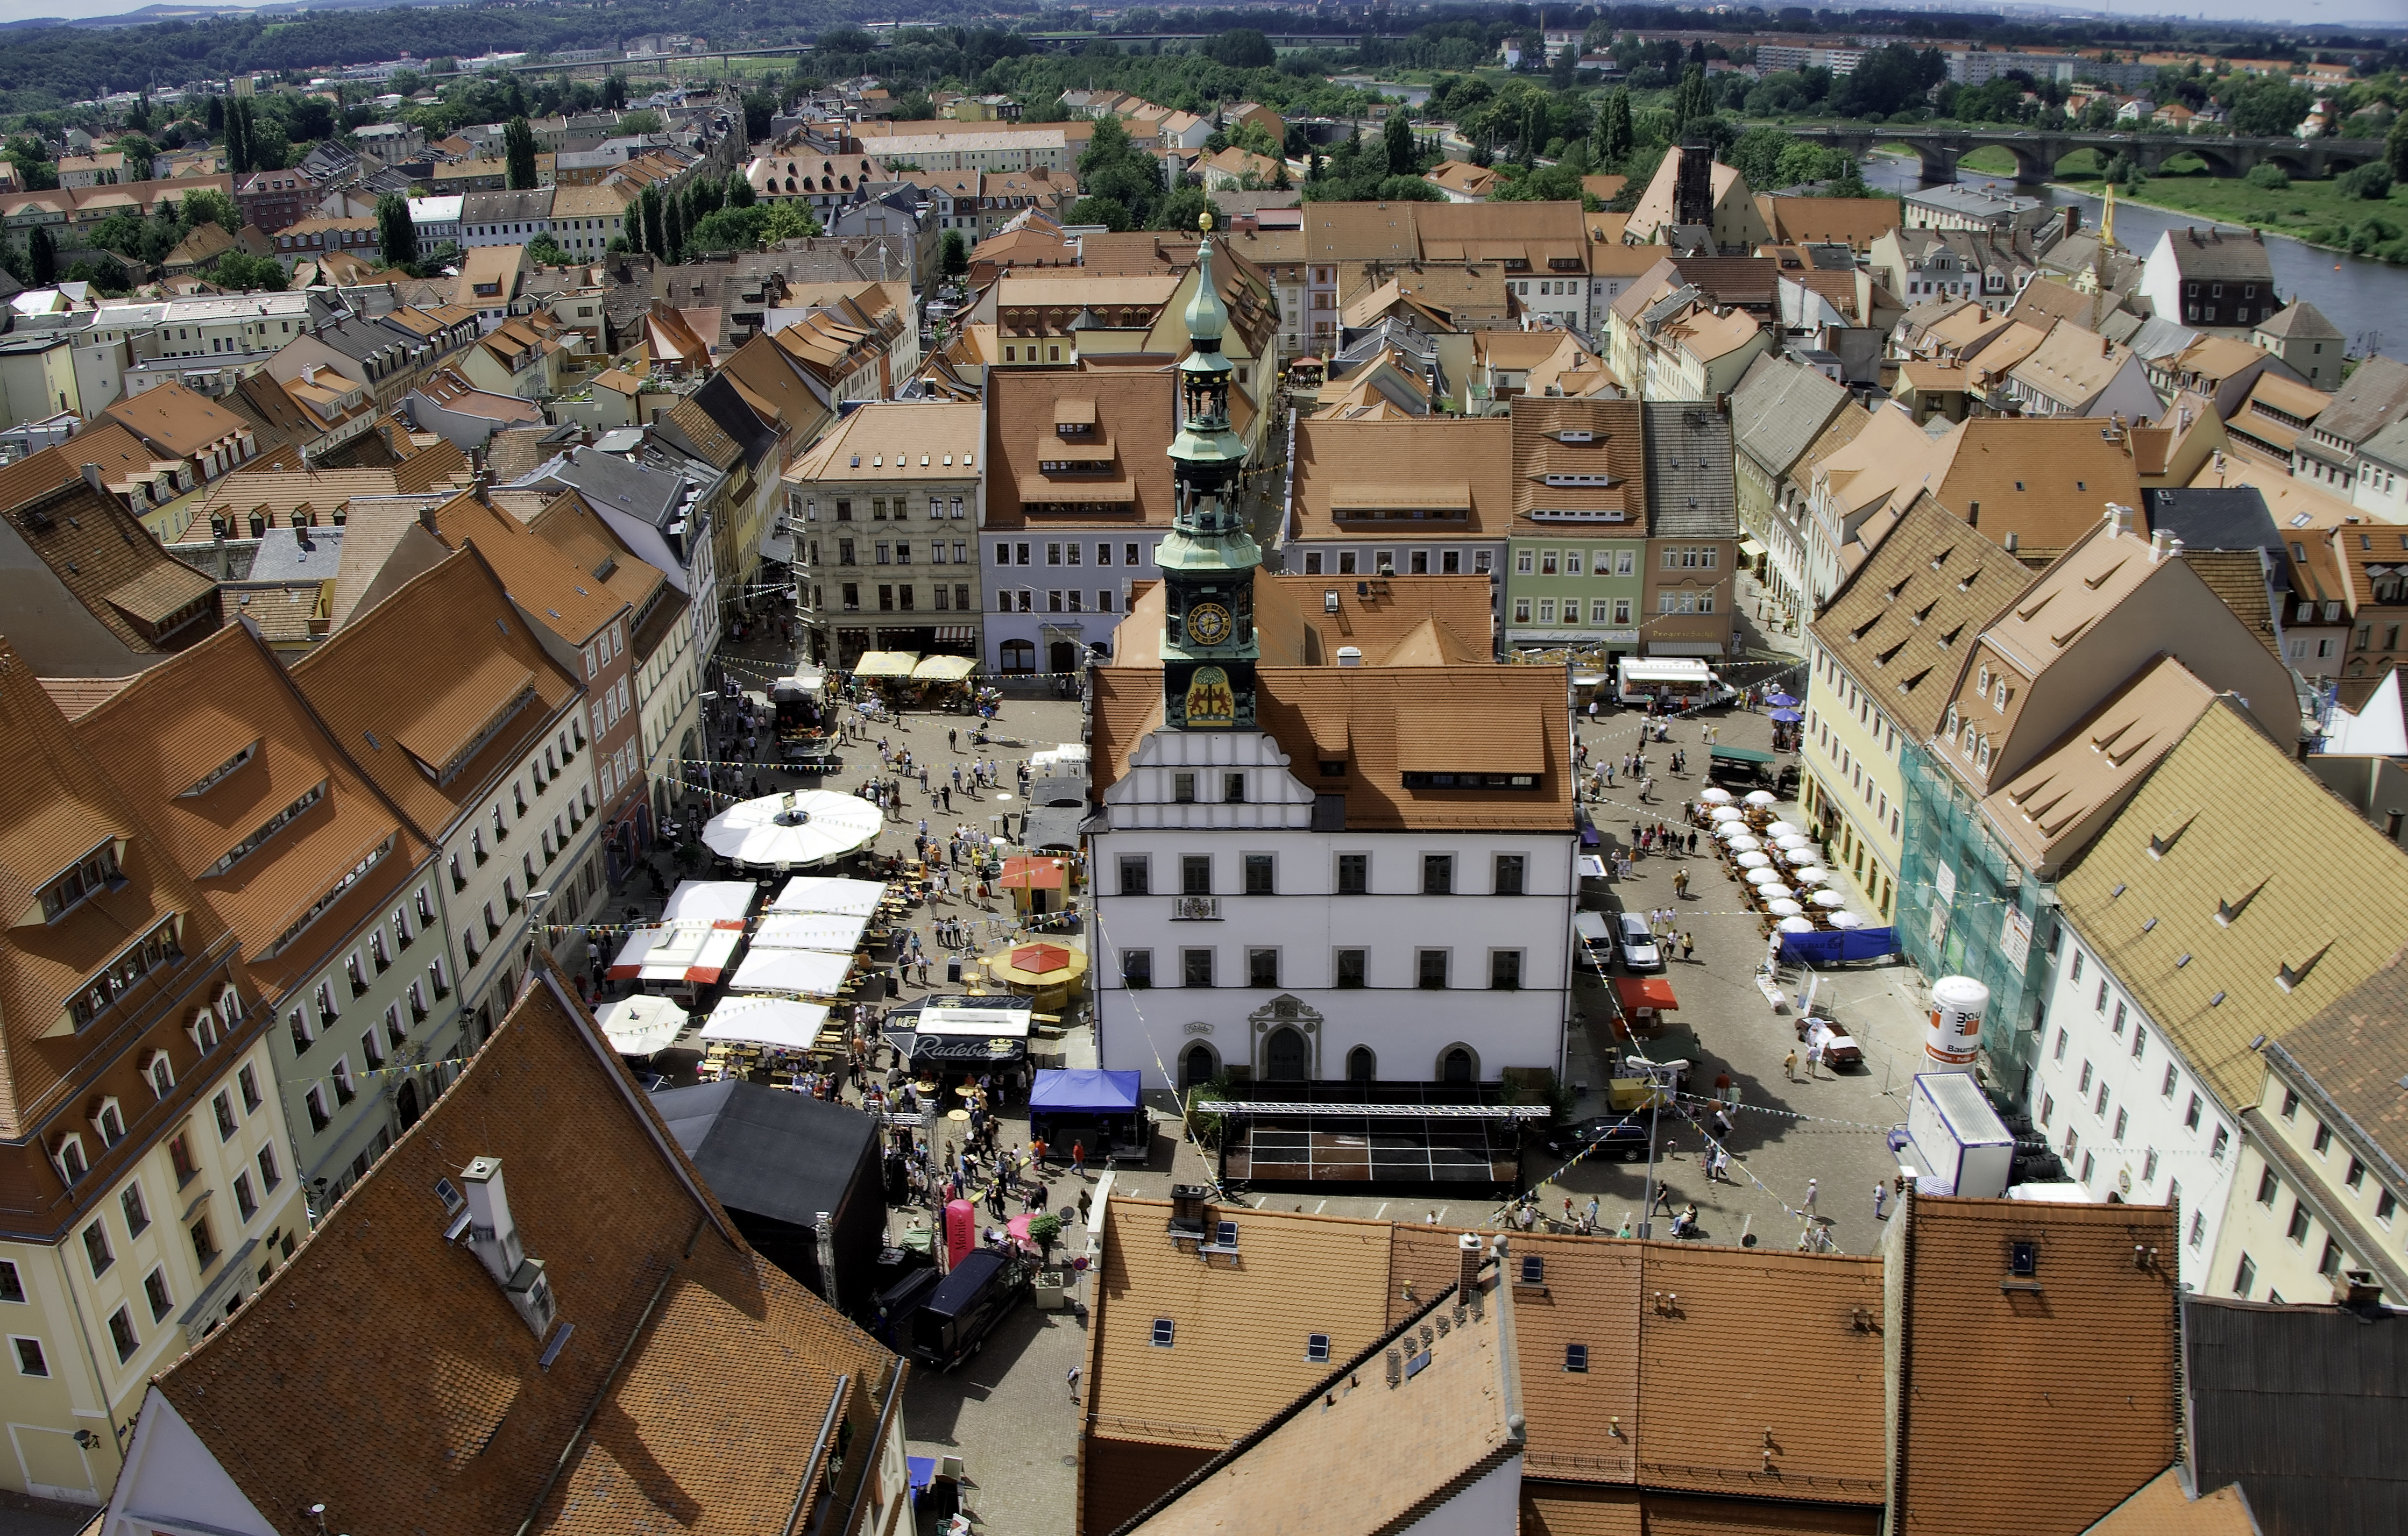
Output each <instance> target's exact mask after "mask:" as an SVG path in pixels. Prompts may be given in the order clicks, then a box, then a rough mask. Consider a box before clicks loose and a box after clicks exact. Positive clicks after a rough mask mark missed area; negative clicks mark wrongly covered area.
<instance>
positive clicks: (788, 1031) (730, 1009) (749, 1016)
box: [702, 997, 828, 1051]
mask: <svg viewBox="0 0 2408 1536" xmlns="http://www.w3.org/2000/svg"><path fill="white" fill-rule="evenodd" d="M827 1016H828V1010H827V1004H825V1003H797V1002H796V1001H795V1000H794V999H792V998H782V997H731V998H727V999H724V1000H723V1001H722V1002H721V1003H720V1004H719V1006H718V1007H716V1008H713V1009H712V1010H711V1011H710V1022H709V1023H707V1024H705V1025H703V1027H702V1038H703V1039H705V1040H740V1041H743V1042H745V1043H746V1044H748V1045H779V1046H783V1047H785V1048H786V1049H789V1050H805V1051H807V1050H809V1049H810V1048H811V1046H812V1045H814V1044H816V1043H817V1042H818V1040H819V1037H820V1031H821V1030H822V1029H824V1028H825V1027H826V1025H827Z"/></svg>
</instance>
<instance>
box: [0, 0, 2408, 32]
mask: <svg viewBox="0 0 2408 1536" xmlns="http://www.w3.org/2000/svg"><path fill="white" fill-rule="evenodd" d="M143 3H144V0H0V21H23V20H25V19H27V18H29V17H36V16H62V17H80V16H122V15H123V14H125V13H126V12H127V11H130V10H134V9H136V8H138V7H140V6H141V5H142V4H143ZM234 3H237V4H238V3H239V0H234ZM2003 8H2005V9H2007V10H2010V11H2015V10H2022V9H2025V8H2027V7H2022V6H2017V5H2014V4H2012V3H2010V4H2008V5H2006V6H2005V7H2003ZM2100 8H2101V9H2102V10H2104V11H2105V12H2106V13H2107V14H2108V15H2111V16H2134V17H2137V16H2155V15H2165V14H2168V8H2167V7H2162V6H2161V5H2159V4H2152V3H2150V0H2133V3H2132V4H2130V5H2128V6H2125V5H2114V4H2109V5H2105V6H2102V7H2100ZM2267 9H2268V7H2267V6H2266V4H2265V0H2183V3H2182V5H2181V7H2180V8H2179V9H2177V10H2172V11H2171V14H2175V15H2180V16H2203V17H2206V18H2209V19H2211V20H2214V21H2258V22H2261V23H2262V22H2264V21H2266V20H2267V16H2266V12H2267ZM2283 9H2284V12H2285V15H2286V19H2289V20H2291V21H2301V22H2322V23H2326V24H2329V25H2335V26H2353V25H2354V26H2386V27H2401V26H2408V0H2286V5H2285V6H2284V7H2283Z"/></svg>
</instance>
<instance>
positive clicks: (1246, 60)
mask: <svg viewBox="0 0 2408 1536" xmlns="http://www.w3.org/2000/svg"><path fill="white" fill-rule="evenodd" d="M1204 56H1205V57H1206V58H1208V59H1211V61H1212V62H1213V63H1215V64H1227V65H1228V66H1229V67H1230V68H1232V69H1269V67H1271V65H1273V64H1277V63H1279V53H1278V51H1277V50H1274V49H1273V48H1272V47H1271V44H1270V39H1269V38H1268V37H1266V36H1263V35H1262V34H1261V33H1260V32H1259V31H1257V30H1255V29H1254V28H1253V27H1231V28H1230V29H1229V30H1228V31H1226V32H1224V33H1221V34H1219V35H1218V36H1214V37H1212V38H1211V39H1209V40H1207V41H1206V43H1205V44H1204Z"/></svg>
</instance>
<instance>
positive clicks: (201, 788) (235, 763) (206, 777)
mask: <svg viewBox="0 0 2408 1536" xmlns="http://www.w3.org/2000/svg"><path fill="white" fill-rule="evenodd" d="M258 754H259V743H257V742H252V743H251V745H250V746H248V747H244V748H243V749H242V750H241V751H239V752H236V754H235V755H234V756H232V757H230V758H228V759H226V760H225V761H223V762H221V763H219V764H218V765H217V766H216V767H214V768H212V769H210V770H209V771H208V773H206V774H203V775H201V776H200V778H199V780H198V781H196V782H195V783H193V785H191V786H190V787H189V788H187V789H184V790H183V791H181V792H180V793H179V795H178V796H177V798H178V799H179V800H183V799H190V798H191V797H192V796H193V795H201V794H207V793H208V792H209V790H211V789H216V788H217V786H218V785H219V783H221V782H222V780H224V779H226V778H227V777H229V776H231V775H233V774H234V773H235V772H236V770H237V769H239V768H241V767H242V765H243V764H245V763H247V762H249V761H251V759H252V758H254V757H256V756H258Z"/></svg>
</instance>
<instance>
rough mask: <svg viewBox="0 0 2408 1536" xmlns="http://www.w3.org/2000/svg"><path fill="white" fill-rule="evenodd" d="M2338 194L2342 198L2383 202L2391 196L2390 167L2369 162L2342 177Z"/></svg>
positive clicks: (2372, 161) (2381, 163) (2378, 162)
mask: <svg viewBox="0 0 2408 1536" xmlns="http://www.w3.org/2000/svg"><path fill="white" fill-rule="evenodd" d="M2340 192H2341V194H2342V195H2343V197H2357V198H2363V199H2364V200H2365V201H2367V202H2369V203H2380V202H2383V201H2385V200H2386V199H2387V198H2388V197H2390V195H2391V167H2390V166H2388V165H2386V164H2384V163H2383V162H2382V161H2379V160H2370V161H2368V162H2367V163H2366V164H2363V165H2359V166H2358V167H2356V168H2355V169H2352V170H2350V171H2348V172H2346V173H2344V174H2343V177H2342V178H2341V183H2340Z"/></svg>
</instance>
